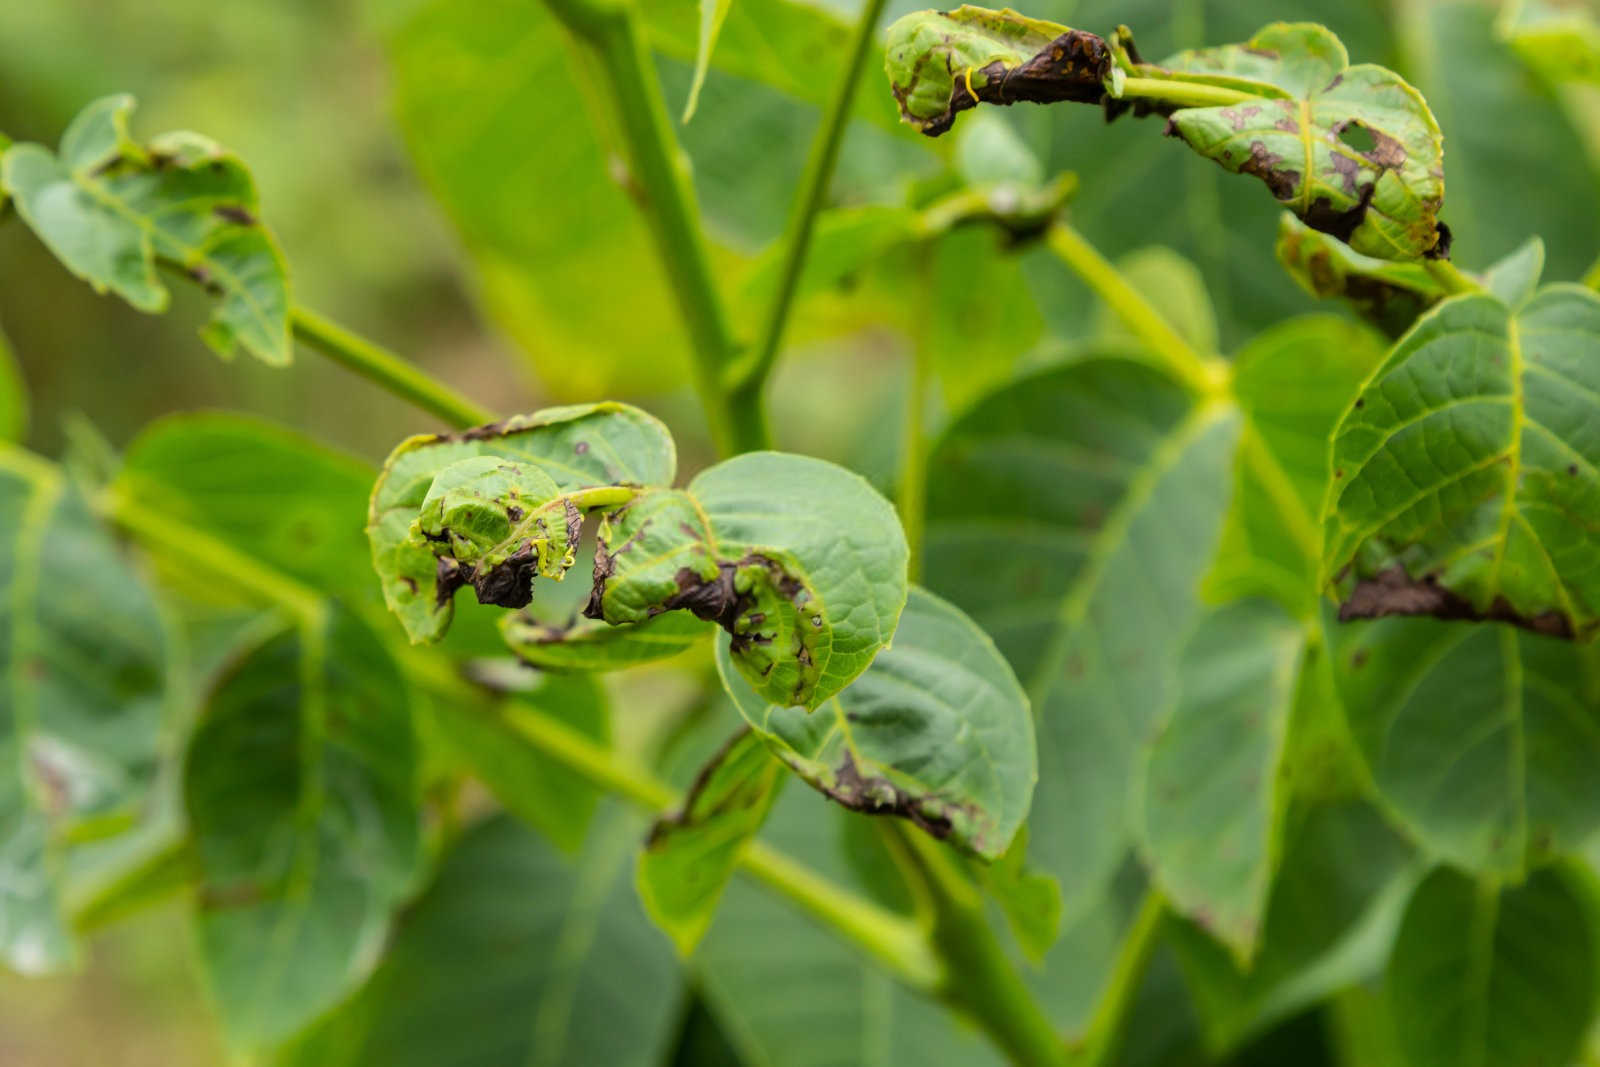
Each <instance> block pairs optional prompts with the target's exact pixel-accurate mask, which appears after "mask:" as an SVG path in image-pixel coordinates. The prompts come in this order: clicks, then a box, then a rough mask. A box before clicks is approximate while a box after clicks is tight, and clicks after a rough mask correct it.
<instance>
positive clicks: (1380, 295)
mask: <svg viewBox="0 0 1600 1067" xmlns="http://www.w3.org/2000/svg"><path fill="white" fill-rule="evenodd" d="M1277 253H1278V262H1280V263H1282V264H1283V266H1284V268H1285V269H1286V270H1287V271H1288V272H1289V276H1290V277H1292V278H1293V279H1294V280H1295V281H1296V282H1298V283H1299V285H1300V288H1302V289H1304V290H1305V291H1306V292H1308V293H1310V294H1311V295H1312V296H1314V297H1317V298H1319V299H1322V300H1328V299H1331V298H1334V297H1341V298H1343V299H1345V300H1347V301H1349V303H1350V306H1351V307H1353V308H1355V309H1356V312H1357V314H1359V315H1360V316H1361V317H1362V318H1364V319H1366V320H1367V321H1369V322H1371V323H1373V324H1374V325H1376V326H1377V327H1378V328H1379V329H1381V330H1383V332H1384V333H1386V334H1388V335H1389V336H1390V337H1398V336H1400V335H1401V334H1403V333H1405V332H1406V331H1407V330H1409V329H1410V328H1411V324H1412V323H1414V322H1416V321H1417V318H1418V317H1419V316H1420V315H1421V314H1422V313H1423V312H1424V311H1427V310H1428V309H1429V308H1430V307H1432V306H1433V305H1435V304H1437V303H1438V302H1439V301H1441V300H1443V299H1444V298H1445V297H1447V296H1449V295H1450V292H1449V290H1447V289H1446V288H1445V287H1444V285H1443V283H1441V282H1440V281H1438V280H1437V279H1436V278H1434V276H1433V275H1432V274H1430V273H1429V272H1428V268H1427V267H1426V266H1424V265H1423V264H1421V263H1397V262H1395V261H1393V260H1387V259H1374V258H1373V257H1372V256H1364V255H1362V254H1361V253H1360V252H1357V251H1355V250H1354V249H1353V248H1351V247H1350V246H1349V245H1347V244H1345V243H1344V242H1343V241H1341V240H1339V239H1338V238H1335V237H1330V236H1329V235H1327V234H1325V233H1320V232H1318V231H1316V230H1313V229H1312V228H1311V227H1309V226H1307V225H1306V224H1305V223H1303V222H1301V221H1300V220H1299V219H1297V218H1296V217H1295V216H1294V213H1293V212H1289V211H1285V212H1284V213H1283V217H1282V220H1281V222H1280V224H1279V226H1278V246H1277Z"/></svg>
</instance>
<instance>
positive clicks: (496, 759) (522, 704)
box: [428, 675, 611, 853]
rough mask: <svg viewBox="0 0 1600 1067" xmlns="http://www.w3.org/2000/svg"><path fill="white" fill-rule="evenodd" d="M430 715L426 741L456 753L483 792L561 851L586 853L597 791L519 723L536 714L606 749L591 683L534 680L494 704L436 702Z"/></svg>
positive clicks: (605, 712)
mask: <svg viewBox="0 0 1600 1067" xmlns="http://www.w3.org/2000/svg"><path fill="white" fill-rule="evenodd" d="M428 714H429V718H430V719H431V723H432V729H431V730H429V731H428V734H429V736H430V737H431V738H433V739H435V741H437V742H442V744H443V747H445V748H446V749H448V750H450V751H451V752H453V753H454V754H455V756H456V758H457V761H458V762H459V763H460V764H461V767H462V769H463V770H465V771H467V772H469V773H470V774H472V775H473V776H474V777H476V778H477V779H478V780H479V781H481V782H482V783H483V784H484V785H485V786H487V787H488V789H489V791H490V792H491V793H493V794H494V797H495V799H496V800H498V801H499V802H500V803H501V804H502V805H504V806H505V808H506V809H507V810H508V811H510V812H511V813H512V814H514V815H516V816H517V817H518V818H520V819H521V820H522V821H523V822H525V823H527V824H528V825H529V826H532V827H533V828H534V829H536V830H538V831H539V832H541V833H543V834H544V835H545V836H546V837H547V838H549V839H550V841H551V842H552V843H553V844H555V845H556V847H557V848H560V849H561V850H563V851H565V852H568V853H576V852H577V851H578V850H579V849H580V848H582V847H583V841H584V837H585V835H586V833H587V831H588V829H589V824H590V820H591V819H592V817H593V816H594V812H595V808H596V807H597V805H598V804H599V802H600V790H599V789H598V788H596V787H595V785H594V783H593V782H591V781H590V780H589V779H587V778H585V777H583V776H582V775H581V774H579V773H578V772H576V771H574V770H573V769H572V768H570V767H568V766H567V765H565V764H563V763H560V762H559V761H557V760H555V759H553V758H551V757H550V756H547V755H545V753H544V752H543V751H541V750H540V749H538V748H536V747H535V746H534V745H532V744H530V743H529V742H528V741H527V740H526V739H525V738H524V737H523V736H522V734H521V728H520V724H521V723H522V722H525V721H526V720H527V717H529V716H533V715H537V716H541V717H543V718H544V719H547V720H554V721H555V722H558V723H561V724H563V725H565V726H567V727H570V728H571V729H572V730H574V731H575V732H577V733H578V734H580V735H581V736H583V737H587V738H589V739H590V740H592V741H597V742H599V743H600V744H602V745H609V744H610V743H611V715H610V709H609V707H608V705H607V702H606V697H605V693H604V692H603V691H602V690H601V688H600V686H599V684H598V683H597V682H596V680H595V679H593V678H588V677H583V676H570V677H562V676H557V675H539V676H537V679H536V683H535V685H534V686H533V687H532V688H530V689H528V690H526V691H518V692H515V693H508V694H506V695H505V696H503V697H501V698H500V699H498V700H496V701H493V702H492V703H491V702H486V703H485V704H484V705H482V706H464V705H461V704H458V703H454V702H447V701H443V700H439V701H434V702H432V703H431V706H430V707H429V713H428Z"/></svg>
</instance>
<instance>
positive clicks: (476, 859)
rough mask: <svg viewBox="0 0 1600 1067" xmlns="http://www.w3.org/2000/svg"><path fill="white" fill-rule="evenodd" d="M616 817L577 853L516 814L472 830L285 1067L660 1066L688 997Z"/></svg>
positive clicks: (626, 830) (635, 828) (627, 831)
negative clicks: (634, 881)
mask: <svg viewBox="0 0 1600 1067" xmlns="http://www.w3.org/2000/svg"><path fill="white" fill-rule="evenodd" d="M638 833H639V822H638V820H636V819H632V818H622V817H620V816H618V814H617V813H616V812H614V811H613V812H610V813H608V814H606V815H604V816H602V818H601V819H600V821H599V822H598V823H597V825H596V827H595V830H594V832H593V833H592V834H591V835H590V840H589V842H588V844H587V846H586V847H585V849H584V851H583V854H582V855H580V856H579V857H578V858H577V860H576V862H573V861H571V860H569V859H568V858H567V857H564V856H562V855H561V854H560V853H559V852H557V851H555V850H554V849H552V848H550V847H549V846H548V845H547V844H545V842H544V841H543V840H541V839H540V837H539V836H538V835H537V834H535V833H534V832H532V831H531V830H529V829H527V828H526V827H523V826H521V825H519V824H518V823H517V822H516V821H515V820H512V819H509V818H504V817H499V818H491V819H488V820H486V821H484V822H481V823H479V824H478V825H476V826H474V827H473V828H471V829H470V830H468V831H467V832H466V833H465V834H463V835H462V837H461V838H460V839H459V840H458V841H457V842H456V843H455V844H454V846H453V847H452V848H451V849H450V851H449V852H447V853H446V854H445V856H444V858H443V862H442V865H441V867H440V869H439V874H438V876H437V878H436V879H435V881H434V884H433V885H432V886H431V887H430V888H429V889H428V891H427V892H426V893H425V894H423V896H422V897H421V899H419V900H418V901H417V902H416V904H415V905H414V906H413V907H412V908H411V909H410V910H409V911H408V912H407V915H406V918H405V922H404V924H403V925H402V926H401V927H400V930H399V932H398V934H397V935H396V937H395V941H394V944H393V946H392V947H391V948H390V950H389V952H388V954H387V956H386V957H385V959H384V961H383V965H382V966H381V967H379V969H378V971H377V973H376V974H375V975H374V976H373V978H372V980H371V981H370V982H369V983H368V984H367V986H366V988H364V989H363V990H362V991H361V992H360V993H359V994H357V995H356V997H355V998H354V999H352V1000H351V1001H350V1002H349V1003H348V1004H346V1005H344V1006H343V1007H342V1008H340V1009H339V1010H338V1011H337V1012H335V1013H334V1014H333V1015H332V1016H330V1017H329V1018H327V1019H325V1020H324V1021H323V1022H321V1023H320V1024H318V1025H317V1026H316V1027H315V1028H314V1029H312V1031H311V1032H310V1033H309V1034H308V1035H306V1036H305V1037H304V1038H302V1039H301V1040H299V1041H297V1042H296V1043H295V1045H294V1046H293V1047H291V1048H290V1049H289V1050H288V1051H287V1052H286V1053H285V1054H284V1055H283V1056H281V1057H280V1058H279V1063H280V1065H281V1067H302V1065H303V1067H358V1065H372V1067H480V1065H490V1064H495V1065H498V1064H508V1063H535V1062H536V1063H541V1064H550V1065H552V1067H593V1065H596V1064H606V1065H615V1067H654V1065H655V1064H658V1063H660V1062H662V1060H661V1058H662V1056H663V1055H664V1053H665V1052H666V1051H667V1050H668V1049H670V1048H671V1046H672V1041H673V1038H674V1035H675V1033H676V1030H677V1024H678V1009H679V1006H680V1003H681V1001H682V999H683V988H682V982H681V981H680V979H679V977H678V971H677V966H676V962H675V961H674V959H673V956H672V949H671V947H670V946H669V945H668V944H667V942H666V940H665V939H664V938H662V937H661V935H660V934H658V933H657V932H656V931H655V930H654V929H653V928H652V927H651V926H650V922H649V920H648V919H646V918H645V916H644V913H643V912H642V911H641V910H640V908H639V903H638V900H637V898H636V897H635V896H634V892H633V886H632V885H631V884H630V880H629V879H628V878H627V877H626V875H627V860H628V856H629V849H630V848H631V846H632V845H633V843H634V842H635V841H636V840H637V839H638Z"/></svg>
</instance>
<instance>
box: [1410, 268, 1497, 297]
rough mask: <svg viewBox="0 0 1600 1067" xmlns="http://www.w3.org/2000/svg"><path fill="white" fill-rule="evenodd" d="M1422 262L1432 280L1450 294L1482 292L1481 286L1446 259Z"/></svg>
mask: <svg viewBox="0 0 1600 1067" xmlns="http://www.w3.org/2000/svg"><path fill="white" fill-rule="evenodd" d="M1422 262H1423V266H1424V267H1425V268H1426V269H1427V271H1428V273H1429V274H1430V275H1431V276H1432V277H1433V280H1434V281H1436V282H1438V283H1439V284H1440V285H1443V286H1444V287H1445V288H1446V289H1448V290H1449V291H1450V292H1451V293H1452V294H1456V293H1481V292H1483V286H1481V285H1479V284H1478V283H1477V282H1476V281H1475V280H1473V278H1471V277H1470V276H1469V275H1467V274H1466V273H1465V272H1464V271H1462V269H1461V268H1460V267H1458V266H1456V265H1455V264H1454V263H1452V262H1450V261H1449V260H1448V259H1425V260H1423V261H1422Z"/></svg>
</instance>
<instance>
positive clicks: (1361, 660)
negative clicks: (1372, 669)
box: [1350, 648, 1372, 671]
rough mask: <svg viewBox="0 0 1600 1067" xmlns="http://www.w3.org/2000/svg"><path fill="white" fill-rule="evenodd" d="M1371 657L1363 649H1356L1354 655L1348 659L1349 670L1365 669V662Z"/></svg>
mask: <svg viewBox="0 0 1600 1067" xmlns="http://www.w3.org/2000/svg"><path fill="white" fill-rule="evenodd" d="M1371 655H1372V654H1371V653H1370V652H1368V651H1367V650H1366V649H1364V648H1358V649H1356V652H1355V655H1353V656H1351V657H1350V667H1351V669H1352V670H1358V671H1359V670H1360V669H1361V668H1362V667H1365V666H1366V665H1367V660H1368V659H1370V658H1371Z"/></svg>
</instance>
